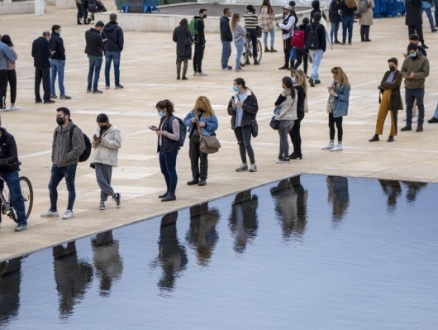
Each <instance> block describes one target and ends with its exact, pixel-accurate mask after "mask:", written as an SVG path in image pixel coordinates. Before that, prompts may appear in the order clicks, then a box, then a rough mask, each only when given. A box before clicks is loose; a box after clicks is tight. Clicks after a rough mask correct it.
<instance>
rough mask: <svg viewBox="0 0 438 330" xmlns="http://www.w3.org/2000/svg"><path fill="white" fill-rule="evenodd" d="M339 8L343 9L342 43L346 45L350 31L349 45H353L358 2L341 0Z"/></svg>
mask: <svg viewBox="0 0 438 330" xmlns="http://www.w3.org/2000/svg"><path fill="white" fill-rule="evenodd" d="M338 8H339V9H340V10H341V21H342V45H346V41H347V33H348V45H350V46H351V42H352V38H353V24H354V12H355V11H356V10H357V2H356V0H339V1H338Z"/></svg>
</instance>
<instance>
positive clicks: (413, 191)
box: [402, 181, 427, 203]
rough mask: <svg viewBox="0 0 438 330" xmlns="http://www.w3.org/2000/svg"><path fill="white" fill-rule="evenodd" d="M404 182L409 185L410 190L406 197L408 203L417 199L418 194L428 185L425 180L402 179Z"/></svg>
mask: <svg viewBox="0 0 438 330" xmlns="http://www.w3.org/2000/svg"><path fill="white" fill-rule="evenodd" d="M402 182H403V184H404V185H405V186H406V187H408V191H407V192H406V199H407V201H408V203H413V202H415V200H416V199H417V194H418V193H419V192H420V191H421V190H422V189H423V188H424V187H426V186H427V183H425V182H411V181H402Z"/></svg>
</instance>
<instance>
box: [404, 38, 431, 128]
mask: <svg viewBox="0 0 438 330" xmlns="http://www.w3.org/2000/svg"><path fill="white" fill-rule="evenodd" d="M408 53H409V56H407V57H406V58H405V60H404V62H403V65H402V68H401V70H400V71H401V73H402V74H403V77H404V78H405V101H406V126H405V127H403V128H402V129H401V131H403V132H404V131H411V130H412V107H413V105H414V101H417V107H418V122H417V132H422V131H423V122H424V82H425V80H426V77H427V76H429V60H428V59H427V57H425V56H423V55H421V54H419V52H418V47H417V45H416V44H413V43H411V44H409V46H408Z"/></svg>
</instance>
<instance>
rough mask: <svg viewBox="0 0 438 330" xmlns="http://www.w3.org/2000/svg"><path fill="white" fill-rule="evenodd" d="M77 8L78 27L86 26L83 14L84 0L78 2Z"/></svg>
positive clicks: (77, 0)
mask: <svg viewBox="0 0 438 330" xmlns="http://www.w3.org/2000/svg"><path fill="white" fill-rule="evenodd" d="M75 2H76V8H77V10H78V12H77V14H76V21H77V24H78V25H82V24H84V21H83V16H84V15H83V14H82V0H76V1H75Z"/></svg>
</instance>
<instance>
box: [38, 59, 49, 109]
mask: <svg viewBox="0 0 438 330" xmlns="http://www.w3.org/2000/svg"><path fill="white" fill-rule="evenodd" d="M41 80H42V81H43V90H44V98H43V99H44V101H49V100H50V67H49V68H35V101H41V94H40V84H41Z"/></svg>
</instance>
